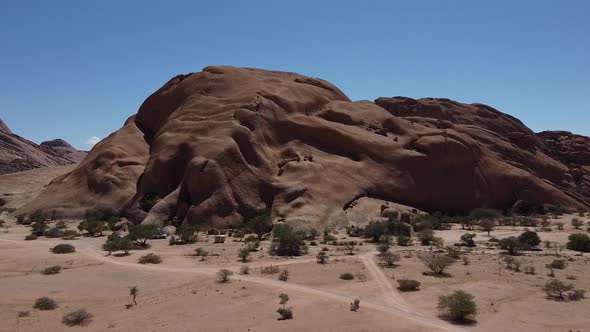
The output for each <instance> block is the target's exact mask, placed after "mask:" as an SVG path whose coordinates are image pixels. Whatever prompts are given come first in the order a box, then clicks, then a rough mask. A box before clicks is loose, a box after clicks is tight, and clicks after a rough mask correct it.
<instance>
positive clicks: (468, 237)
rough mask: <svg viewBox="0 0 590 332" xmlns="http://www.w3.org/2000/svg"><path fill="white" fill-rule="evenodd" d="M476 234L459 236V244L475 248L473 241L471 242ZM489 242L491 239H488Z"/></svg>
mask: <svg viewBox="0 0 590 332" xmlns="http://www.w3.org/2000/svg"><path fill="white" fill-rule="evenodd" d="M476 236H477V234H475V233H465V234H463V235H461V244H462V245H464V246H466V247H475V245H476V244H475V240H473V239H474V238H475V237H476ZM490 241H491V239H490Z"/></svg>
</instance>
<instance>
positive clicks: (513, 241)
mask: <svg viewBox="0 0 590 332" xmlns="http://www.w3.org/2000/svg"><path fill="white" fill-rule="evenodd" d="M500 248H502V249H504V250H506V251H507V252H508V254H509V255H512V256H516V255H518V254H519V253H520V252H521V250H522V248H523V245H522V243H521V242H520V241H518V239H517V238H516V237H514V236H510V237H507V238H504V239H502V240H500Z"/></svg>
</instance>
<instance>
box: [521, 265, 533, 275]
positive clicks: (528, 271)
mask: <svg viewBox="0 0 590 332" xmlns="http://www.w3.org/2000/svg"><path fill="white" fill-rule="evenodd" d="M524 273H526V274H536V272H535V267H534V266H532V265H531V266H525V267H524Z"/></svg>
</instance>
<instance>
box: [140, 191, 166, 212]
mask: <svg viewBox="0 0 590 332" xmlns="http://www.w3.org/2000/svg"><path fill="white" fill-rule="evenodd" d="M160 200H161V198H160V196H159V195H158V194H157V193H146V194H144V195H143V197H142V198H141V200H140V201H139V208H140V209H142V210H143V211H145V212H150V210H151V209H152V208H153V207H154V206H155V205H156V204H158V202H159V201H160Z"/></svg>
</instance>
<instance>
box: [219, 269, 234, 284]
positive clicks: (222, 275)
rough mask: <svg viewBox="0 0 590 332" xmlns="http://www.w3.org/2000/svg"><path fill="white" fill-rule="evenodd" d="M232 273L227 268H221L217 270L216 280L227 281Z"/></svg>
mask: <svg viewBox="0 0 590 332" xmlns="http://www.w3.org/2000/svg"><path fill="white" fill-rule="evenodd" d="M233 274H234V273H233V272H232V271H231V270H228V269H221V270H219V271H218V272H217V281H218V282H220V283H226V282H229V278H230V277H231V276H232V275H233Z"/></svg>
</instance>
